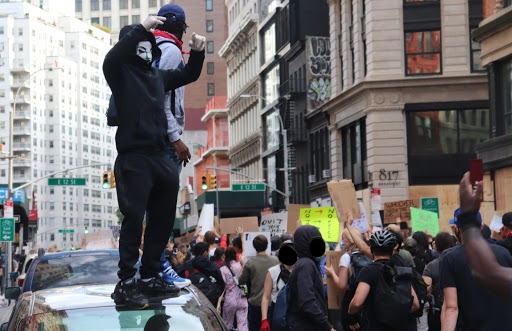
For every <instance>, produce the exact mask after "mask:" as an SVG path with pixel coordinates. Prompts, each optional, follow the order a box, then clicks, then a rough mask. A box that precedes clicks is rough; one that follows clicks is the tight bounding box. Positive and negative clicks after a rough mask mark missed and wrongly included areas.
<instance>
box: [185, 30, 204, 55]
mask: <svg viewBox="0 0 512 331" xmlns="http://www.w3.org/2000/svg"><path fill="white" fill-rule="evenodd" d="M205 44H206V37H203V36H201V35H198V34H196V33H195V32H193V33H192V37H191V38H190V41H189V42H188V45H189V46H190V48H191V49H192V50H193V51H196V52H202V51H204V45H205Z"/></svg>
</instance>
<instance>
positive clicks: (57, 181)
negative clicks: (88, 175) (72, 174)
mask: <svg viewBox="0 0 512 331" xmlns="http://www.w3.org/2000/svg"><path fill="white" fill-rule="evenodd" d="M48 185H50V186H66V185H67V186H83V185H85V178H48Z"/></svg>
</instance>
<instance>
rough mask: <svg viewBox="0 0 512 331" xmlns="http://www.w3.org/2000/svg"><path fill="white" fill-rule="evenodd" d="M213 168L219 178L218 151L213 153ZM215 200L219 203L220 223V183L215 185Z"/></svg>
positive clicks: (218, 219) (218, 215) (218, 218)
mask: <svg viewBox="0 0 512 331" xmlns="http://www.w3.org/2000/svg"><path fill="white" fill-rule="evenodd" d="M213 167H214V168H213V170H214V173H215V179H216V180H217V153H215V154H213ZM215 200H216V203H215V204H216V205H217V221H218V222H219V224H220V209H219V183H217V185H215Z"/></svg>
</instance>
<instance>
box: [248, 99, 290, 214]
mask: <svg viewBox="0 0 512 331" xmlns="http://www.w3.org/2000/svg"><path fill="white" fill-rule="evenodd" d="M240 97H241V98H252V97H256V98H261V99H262V100H263V101H265V103H266V104H267V105H269V104H271V103H270V102H268V100H267V99H266V98H265V97H263V96H261V95H256V94H241V95H240ZM272 108H274V111H275V112H276V113H277V117H278V118H279V125H280V127H281V134H282V135H283V153H284V155H283V159H284V193H285V195H286V200H285V204H286V208H287V209H288V206H289V205H290V187H289V182H288V135H287V133H286V129H285V127H284V123H283V119H282V117H281V113H280V111H279V109H278V108H277V107H276V106H275V105H272Z"/></svg>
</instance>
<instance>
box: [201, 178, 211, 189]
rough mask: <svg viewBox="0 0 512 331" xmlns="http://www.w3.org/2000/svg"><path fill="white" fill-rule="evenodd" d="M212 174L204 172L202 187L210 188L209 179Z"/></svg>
mask: <svg viewBox="0 0 512 331" xmlns="http://www.w3.org/2000/svg"><path fill="white" fill-rule="evenodd" d="M209 178H210V175H209V174H204V175H203V177H201V188H202V189H203V190H204V191H206V190H207V189H208V181H209Z"/></svg>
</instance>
